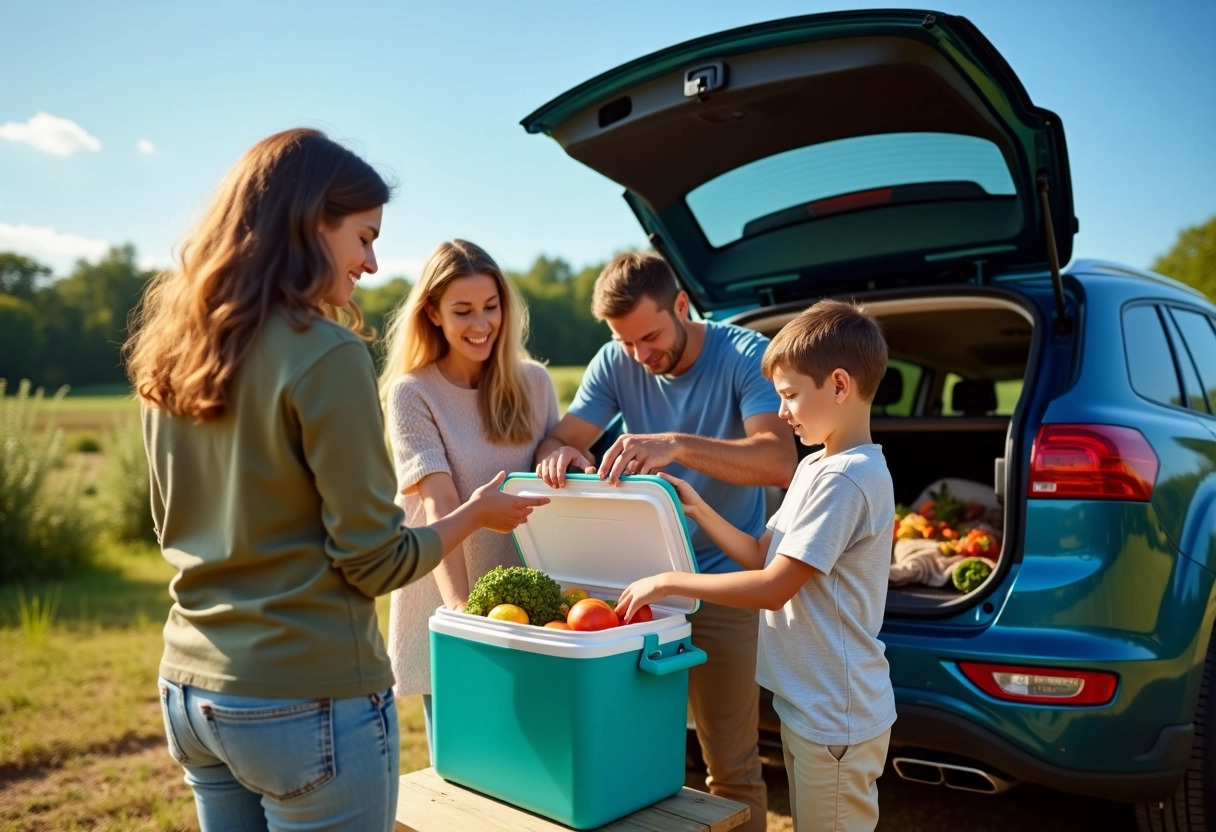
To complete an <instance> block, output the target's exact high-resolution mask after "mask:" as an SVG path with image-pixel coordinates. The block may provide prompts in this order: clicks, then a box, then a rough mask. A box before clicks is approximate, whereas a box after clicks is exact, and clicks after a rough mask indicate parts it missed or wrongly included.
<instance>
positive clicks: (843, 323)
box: [760, 300, 887, 401]
mask: <svg viewBox="0 0 1216 832" xmlns="http://www.w3.org/2000/svg"><path fill="white" fill-rule="evenodd" d="M778 367H783V368H788V369H791V370H793V371H794V372H796V373H801V374H802V375H804V376H810V378H812V379H813V380H814V381H815V385H816V386H817V387H822V386H823V382H824V380H826V379H827V377H828V374H829V373H831V372H832V371H833V370H835V369H836V368H837V367H839V368H840V369H842V370H845V371H846V372H847V373H848V374H849V375H850V376H852V377H853V379H854V380H855V381H856V382H857V392H858V394H859V395H860V396H861V398H862V399H864V400H865V401H873V400H874V394H875V393H877V392H878V384H879V382H881V381H882V377H883V374H884V373H886V371H887V339H886V337H885V336H884V335H883V334H882V326H881V325H880V324H879V323H878V321H877V320H876V319H875V318H874V316H873V315H871V314H870V313H869V312H868V311H866V308H865V307H864V306H861V305H859V304H854V303H846V302H845V301H839V300H821V301H819V302H818V303H816V304H815V305H814V306H812V307H811V308H809V309H807V310H805V311H803V312H802V313H801V314H800V315H799V316H798V317H797V318H794V320H792V321H790V322H789V323H788V324H786V325H785V326H783V327H782V328H781V331H780V332H778V333H777V334H776V335H775V336H774V337H773V340H772V341H770V342H769V345H768V347H767V348H766V349H765V350H764V357H763V358H762V359H761V361H760V372H762V373H763V374H764V377H765V378H767V379H770V380H771V379H772V377H773V371H774V370H776V369H777V368H778Z"/></svg>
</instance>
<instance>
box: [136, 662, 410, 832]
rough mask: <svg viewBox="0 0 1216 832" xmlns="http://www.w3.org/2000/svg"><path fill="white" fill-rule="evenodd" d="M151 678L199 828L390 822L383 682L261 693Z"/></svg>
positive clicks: (211, 831)
mask: <svg viewBox="0 0 1216 832" xmlns="http://www.w3.org/2000/svg"><path fill="white" fill-rule="evenodd" d="M159 682H160V705H161V711H162V713H163V715H164V718H165V736H166V738H167V739H168V741H169V753H170V754H171V755H172V756H173V758H174V759H175V760H177V762H178V763H180V764H181V767H182V768H183V769H184V770H185V772H186V783H187V784H188V785H189V786H190V788H191V789H193V790H194V804H195V809H196V810H197V812H198V819H199V825H200V827H201V830H202V832H246V830H249V831H250V832H252V830H258V832H277V830H288V829H290V830H309V831H310V832H315V830H325V831H326V832H348V831H349V832H381V831H383V832H388V831H389V830H391V829H392V828H393V820H394V816H395V815H396V813H397V786H398V777H399V774H400V765H401V763H400V750H399V742H400V740H399V735H398V728H397V709H396V707H395V705H394V703H393V693H392V689H391V688H390V689H389V690H386V691H384V692H383V693H377V694H372V695H370V696H357V697H352V698H349V699H262V698H254V697H249V696H230V695H228V694H223V693H213V692H212V691H208V690H203V689H202V688H196V687H189V686H186V685H179V684H177V683H176V682H170V681H168V680H166V679H160V680H159Z"/></svg>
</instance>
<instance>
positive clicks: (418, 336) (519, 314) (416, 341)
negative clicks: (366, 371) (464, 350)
mask: <svg viewBox="0 0 1216 832" xmlns="http://www.w3.org/2000/svg"><path fill="white" fill-rule="evenodd" d="M476 275H486V276H487V277H492V278H494V282H495V283H497V284H498V297H499V303H500V305H501V307H502V324H501V325H500V327H499V330H498V337H497V338H495V339H494V346H493V347H491V351H490V357H489V359H487V361H486V367H485V372H484V373H483V374H482V376H481V378H480V379H479V380H478V383H477V407H478V410H479V411H480V412H481V423H482V425H483V427H484V430H485V434H486V438H487V439H489V440H490V441H491V442H492V443H494V444H496V445H518V444H520V443H521V442H527V441H529V440H531V439H532V438H533V432H534V430H535V427H534V417H535V413H536V410H535V409H536V404H535V403H534V402H533V401H532V398H531V396H530V395H529V394H528V388H527V384H526V382H525V380H524V371H523V362H524V361H525V360H526V359H529V358H531V356H530V355H528V352H527V350H526V349H525V348H524V341H525V340H526V339H527V332H528V310H527V307H525V306H524V304H523V301H522V299H521V298H520V297H519V295H518V294H517V293H516V291H515V289H514V288H513V287H512V286H511V284H510V283H508V282H507V279H506V277H505V276H504V275H503V273H502V269H500V268H499V267H498V264H497V263H495V262H494V259H493V258H492V257H490V255H489V254H486V252H485V251H484V250H483V249H482V248H481V247H480V246H477V245H474V244H473V243H470V242H468V241H467V240H452V241H451V242H446V243H440V244H439V245H438V247H436V248H435V250H434V251H433V252H431V256H430V257H428V258H427V261H426V264H425V265H424V266H423V267H422V276H421V277H420V278H419V279H418V282H417V283H415V284H414V286H413V288H412V289H410V293H409V295H408V296H407V297H406V298H405V300H404V301H403V302H402V303H401V305H400V306H398V307H397V308H396V309H395V310H393V312H392V313H391V314H390V316H389V318H388V326H387V330H386V333H385V338H384V343H385V350H384V352H385V355H384V369H383V370H381V372H380V400H381V402H386V401H387V399H388V391H389V388H390V387H392V385H393V382H394V381H396V380H397V379H398V378H400V377H401V376H402V375H404V374H406V373H411V372H413V371H415V370H417V369H419V368H421V367H425V366H427V365H428V364H431V363H432V362H434V361H436V360H438V359H439V358H442V357H443V356H445V355H447V353H448V349H449V347H448V342H447V339H446V338H444V336H443V330H441V329H440V328H439V327H438V326H436V325H435V324H433V323H431V320H430V318H429V317H427V307H431V308H433V309H437V308H438V307H439V300H440V298H442V297H443V293H444V291H446V290H447V287H448V286H449V285H450V284H451V282H452V281H453V280H458V279H459V278H462V277H474V276H476Z"/></svg>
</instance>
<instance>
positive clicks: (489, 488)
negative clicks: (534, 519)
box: [467, 471, 549, 533]
mask: <svg viewBox="0 0 1216 832" xmlns="http://www.w3.org/2000/svg"><path fill="white" fill-rule="evenodd" d="M506 477H507V472H506V471H499V472H498V476H496V477H494V479H492V480H490V481H489V482H488V483H486V484H485V485H483V486H481V487H480V488H478V489H477V490H476V491H474V492H473V496H472V497H470V498H469V501H468V503H467V505H469V506H470V507H471V508H472V509H473V510H474V511H475V513H476V514H475V516H476V518H477V525H478V526H480V527H482V528H485V529H489V530H491V531H495V532H502V533H505V532H509V531H511V530H512V529H514V528H515V527H516V526H518V525H519V524H520V523H523V522H524V521H526V520H527V519H528V515H530V514H531V513H532V509H534V508H536V507H537V506H543V505H545V504H547V503H548V502H549V498H548V497H519V496H516V495H514V494H507V493H506V492H504V491H499V490H498V487H499V486H500V485H502V482H503V480H504V479H506Z"/></svg>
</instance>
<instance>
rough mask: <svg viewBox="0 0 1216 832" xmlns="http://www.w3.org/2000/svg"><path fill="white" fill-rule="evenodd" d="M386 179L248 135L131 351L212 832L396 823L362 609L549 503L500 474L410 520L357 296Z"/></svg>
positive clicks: (387, 723)
mask: <svg viewBox="0 0 1216 832" xmlns="http://www.w3.org/2000/svg"><path fill="white" fill-rule="evenodd" d="M388 198H389V188H388V186H387V185H386V184H385V182H384V180H383V179H382V178H381V177H380V176H379V175H378V174H377V173H376V172H375V170H373V169H372V168H371V167H370V166H369V165H368V164H367V163H366V162H364V161H363V160H362V159H360V158H359V157H358V156H356V155H355V154H353V153H351V152H350V151H349V150H347V149H346V148H344V147H342V146H341V145H338V144H336V143H335V142H333V141H330V140H329V139H328V138H326V137H325V136H324V135H323V134H321V133H319V132H317V131H315V130H307V129H298V130H288V131H285V132H282V133H278V134H275V135H273V136H270V137H269V138H267V139H264V140H263V141H261V142H259V143H258V144H256V145H255V146H254V147H253V148H252V149H250V150H249V151H248V152H247V153H246V154H245V155H244V157H243V158H242V159H241V160H240V161H239V162H238V164H237V165H236V167H235V168H233V170H232V171H231V173H229V175H228V176H227V178H226V179H225V180H224V182H223V184H222V185H221V186H220V189H219V191H218V193H217V195H216V197H215V199H214V201H213V203H212V205H211V207H210V210H209V211H208V212H207V213H206V215H205V216H204V217H203V219H202V221H201V222H200V223H199V225H198V226H197V227H196V228H195V230H194V232H193V234H192V235H191V236H190V237H189V239H188V240H187V242H186V243H185V245H184V246H183V247H182V253H181V266H180V268H178V269H176V270H173V271H170V272H166V273H164V274H161V275H159V276H158V277H156V278H155V279H154V280H153V282H152V283H151V285H150V286H149V287H148V289H147V291H146V292H145V295H144V298H143V301H142V304H141V307H140V309H139V310H138V313H137V315H136V318H135V331H134V334H133V335H132V337H131V340H130V341H129V342H128V344H127V350H128V370H129V373H130V376H131V379H132V382H133V384H134V387H135V391H136V394H137V395H138V396H139V398H140V399H141V401H142V403H143V408H142V412H143V424H144V438H145V445H146V449H147V454H148V461H149V465H150V468H151V474H152V511H153V517H154V520H155V525H156V531H157V536H158V538H159V540H160V544H161V549H162V552H163V553H164V556H165V558H166V559H167V560H168V561H169V562H170V563H171V564H172V565H173V566H174V567H175V568H176V569H177V575H176V576H175V577H174V578H173V580H172V582H171V583H170V593H171V595H172V596H173V606H172V609H171V610H170V612H169V619H168V622H167V623H166V625H165V630H164V632H165V651H164V655H163V658H162V661H161V666H160V676H161V678H160V696H161V705H162V710H163V712H164V720H165V730H166V734H167V739H168V744H169V750H170V753H171V754H172V755H173V757H174V758H175V759H176V760H177V761H178V762H179V763H180V764H181V765H182V767H183V769H184V770H185V777H186V782H187V783H189V785H190V786H191V788H192V789H193V791H194V796H195V803H196V807H197V810H198V815H199V821H200V824H201V826H202V829H203V832H213V830H226V831H227V830H254V829H257V830H267V829H273V830H277V829H286V828H290V829H293V830H304V829H326V830H388V829H391V828H392V825H393V816H394V814H395V808H396V800H397V782H396V781H397V774H398V765H399V761H398V760H399V751H398V729H397V716H396V710H395V708H394V701H393V695H392V691H391V684H392V673H391V668H390V665H389V662H388V660H387V657H386V655H385V651H384V645H383V643H382V642H381V639H380V635H379V631H378V628H377V624H376V613H375V607H374V603H375V598H376V596H377V595H382V594H386V593H388V592H390V591H392V590H394V589H396V588H398V587H400V586H403V585H405V584H407V583H409V582H411V581H415V580H417V579H419V578H421V577H422V576H424V575H426V574H427V573H428V572H430V570H431V569H432V568H434V567H435V566H436V564H438V563H439V562H440V560H441V558H442V556H443V555H444V553H447V552H450V551H459V549H460V543H461V542H462V541H463V540H464V539H465V538H466V537H468V536H469V535H470V534H472V533H473V532H474V531H475V530H477V529H478V528H482V527H485V528H487V529H493V530H495V531H498V532H506V531H509V530H510V529H512V528H514V527H515V526H516V525H518V524H519V523H520V522H523V520H524V519H525V518H526V517H527V515H528V514H529V513H530V511H531V507H532V506H534V505H539V504H541V503H543V502H544V501H543V500H526V499H519V498H515V497H510V496H508V495H506V494H504V493H502V492H500V491H498V489H497V485H498V483H499V482H500V481H501V477H498V478H493V479H491V481H490V482H488V483H486V484H485V485H483V486H482V487H480V488H478V489H476V490H475V491H473V492H472V494H471V495H470V498H469V499H468V500H467V501H466V502H464V503H463V504H462V505H458V506H456V505H454V506H452V508H453V510H452V511H451V512H448V513H446V514H445V516H443V517H442V518H436V519H435V522H432V523H430V524H429V525H427V526H425V527H420V528H408V527H405V526H403V521H404V517H403V514H402V512H401V509H400V508H398V507H397V506H396V505H394V503H393V494H394V491H395V489H394V480H393V472H392V468H391V466H390V463H389V460H388V456H387V454H386V453H385V450H384V445H383V439H382V437H383V420H382V417H381V414H380V409H379V407H378V406H377V394H376V380H375V371H374V369H373V367H372V362H371V358H370V356H369V353H368V350H367V345H366V343H365V342H364V340H363V339H362V337H361V336H360V335H359V334H357V333H358V331H359V330H360V328H361V316H360V315H359V311H358V309H357V308H356V307H355V306H354V305H353V304H352V303H351V293H352V292H353V290H354V285H355V282H356V281H357V280H358V279H359V278H360V277H361V276H362V275H363V274H365V273H372V272H375V271H376V258H375V252H374V250H373V243H374V241H375V239H376V237H377V236H379V233H380V225H381V219H382V211H383V205H384V203H385V202H387V201H388Z"/></svg>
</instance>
